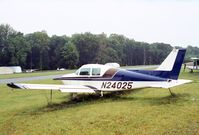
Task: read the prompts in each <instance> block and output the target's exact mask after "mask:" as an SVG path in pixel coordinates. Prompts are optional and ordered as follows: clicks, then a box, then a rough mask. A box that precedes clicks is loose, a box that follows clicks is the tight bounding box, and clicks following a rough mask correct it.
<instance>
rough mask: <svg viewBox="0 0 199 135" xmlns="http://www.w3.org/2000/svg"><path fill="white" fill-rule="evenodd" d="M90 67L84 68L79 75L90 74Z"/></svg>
mask: <svg viewBox="0 0 199 135" xmlns="http://www.w3.org/2000/svg"><path fill="white" fill-rule="evenodd" d="M90 70H91V69H90V68H82V69H81V70H80V73H79V75H90Z"/></svg>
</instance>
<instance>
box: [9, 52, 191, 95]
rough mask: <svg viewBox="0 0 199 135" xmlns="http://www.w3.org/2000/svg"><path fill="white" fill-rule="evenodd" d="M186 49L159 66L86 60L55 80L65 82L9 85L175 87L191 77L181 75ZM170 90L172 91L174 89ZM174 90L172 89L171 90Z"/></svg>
mask: <svg viewBox="0 0 199 135" xmlns="http://www.w3.org/2000/svg"><path fill="white" fill-rule="evenodd" d="M185 52H186V49H173V50H172V51H171V53H170V54H169V55H168V56H167V58H166V59H165V60H164V61H163V62H162V64H161V65H160V66H159V67H158V68H157V69H155V70H127V69H121V68H119V64H117V63H109V64H105V65H102V64H86V65H83V66H81V67H80V68H79V69H78V70H77V71H76V72H75V73H72V74H66V75H63V76H61V77H59V78H54V80H61V81H63V83H64V85H55V84H26V83H8V84H7V86H9V87H11V88H19V89H34V90H36V89H40V90H51V92H52V90H59V91H61V92H69V93H99V94H101V96H103V92H114V91H126V90H132V89H137V88H146V87H154V88H167V89H169V88H171V87H174V86H178V85H181V84H184V83H189V82H191V80H184V79H178V76H179V73H180V70H181V66H182V63H183V60H184V56H185ZM169 92H170V93H171V91H170V89H169ZM171 94H172V93H171Z"/></svg>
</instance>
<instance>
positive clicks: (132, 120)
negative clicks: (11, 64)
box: [0, 72, 199, 135]
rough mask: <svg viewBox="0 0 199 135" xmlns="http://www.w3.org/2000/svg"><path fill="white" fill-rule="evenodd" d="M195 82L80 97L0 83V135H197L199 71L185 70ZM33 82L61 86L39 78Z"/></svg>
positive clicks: (185, 74) (198, 130)
mask: <svg viewBox="0 0 199 135" xmlns="http://www.w3.org/2000/svg"><path fill="white" fill-rule="evenodd" d="M180 78H185V79H191V80H193V82H192V83H190V84H185V85H181V86H178V87H175V88H172V92H173V93H175V96H170V94H169V92H168V90H166V89H158V88H146V89H139V90H134V91H132V92H127V93H120V94H105V96H104V97H103V98H100V97H99V96H96V95H78V99H76V100H75V101H71V100H70V98H69V97H70V96H69V95H68V94H67V93H60V92H53V104H51V105H48V100H49V93H50V92H49V91H39V90H37V91H24V90H15V91H11V90H10V89H9V88H8V87H6V86H5V85H0V135H67V134H68V135H90V134H92V135H93V134H99V135H103V134H107V135H132V134H133V135H136V134H141V135H142V134H144V135H145V134H146V135H162V134H163V135H167V134H168V135H175V134H179V135H197V134H199V72H195V73H192V74H191V73H188V72H182V73H181V75H180ZM31 83H60V82H59V81H51V80H42V81H41V80H40V81H32V82H31Z"/></svg>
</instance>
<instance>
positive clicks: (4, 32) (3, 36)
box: [0, 24, 17, 66]
mask: <svg viewBox="0 0 199 135" xmlns="http://www.w3.org/2000/svg"><path fill="white" fill-rule="evenodd" d="M16 33H17V32H16V31H15V30H14V29H13V28H12V27H11V26H10V25H8V24H5V25H4V24H1V25H0V65H1V66H7V65H9V63H10V61H11V55H12V54H11V53H10V52H9V50H10V47H11V46H9V40H10V38H11V37H13V36H15V35H16Z"/></svg>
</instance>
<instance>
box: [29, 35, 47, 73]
mask: <svg viewBox="0 0 199 135" xmlns="http://www.w3.org/2000/svg"><path fill="white" fill-rule="evenodd" d="M26 39H27V41H28V43H29V45H30V46H31V52H30V54H29V61H30V62H31V64H30V65H31V68H39V69H40V70H42V69H43V66H44V69H48V67H49V55H48V50H49V37H48V35H47V33H46V32H45V31H42V32H34V33H32V34H28V35H26Z"/></svg>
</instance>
